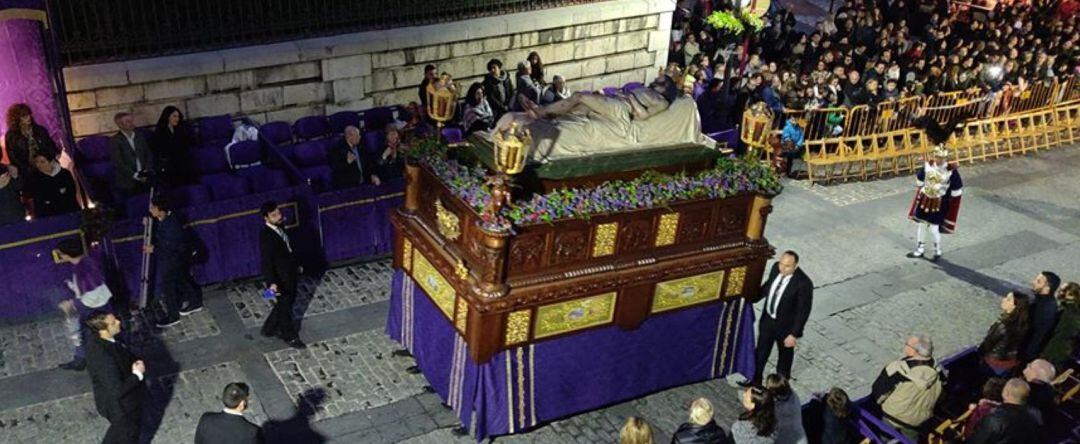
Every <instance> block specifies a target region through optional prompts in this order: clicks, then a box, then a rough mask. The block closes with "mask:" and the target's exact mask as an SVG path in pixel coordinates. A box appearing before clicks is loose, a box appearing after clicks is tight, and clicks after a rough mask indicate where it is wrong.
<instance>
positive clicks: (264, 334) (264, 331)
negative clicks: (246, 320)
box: [259, 328, 278, 338]
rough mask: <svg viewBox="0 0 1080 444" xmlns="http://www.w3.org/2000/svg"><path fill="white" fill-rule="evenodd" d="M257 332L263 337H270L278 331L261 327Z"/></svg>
mask: <svg viewBox="0 0 1080 444" xmlns="http://www.w3.org/2000/svg"><path fill="white" fill-rule="evenodd" d="M259 334H260V335H262V337H264V338H272V337H274V336H277V335H278V332H277V331H275V330H267V329H265V328H263V329H260V330H259Z"/></svg>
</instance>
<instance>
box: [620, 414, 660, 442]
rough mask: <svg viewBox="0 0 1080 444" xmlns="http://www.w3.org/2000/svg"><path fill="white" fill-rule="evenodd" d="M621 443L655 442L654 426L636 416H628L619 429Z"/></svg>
mask: <svg viewBox="0 0 1080 444" xmlns="http://www.w3.org/2000/svg"><path fill="white" fill-rule="evenodd" d="M619 444H653V436H652V427H649V423H647V422H645V420H644V419H641V418H638V417H636V416H631V417H629V418H626V423H625V424H623V426H622V430H619Z"/></svg>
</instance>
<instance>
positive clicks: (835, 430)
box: [821, 387, 860, 444]
mask: <svg viewBox="0 0 1080 444" xmlns="http://www.w3.org/2000/svg"><path fill="white" fill-rule="evenodd" d="M854 417H855V409H854V408H853V407H852V405H851V400H850V399H849V398H848V394H847V392H845V391H844V390H843V389H841V388H839V387H833V388H832V390H829V393H828V394H827V395H825V409H824V410H823V411H822V424H821V444H849V443H853V442H858V441H859V440H860V437H859V433H858V431H857V430H856V429H855V425H854Z"/></svg>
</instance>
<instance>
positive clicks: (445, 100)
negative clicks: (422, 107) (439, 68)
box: [427, 73, 457, 132]
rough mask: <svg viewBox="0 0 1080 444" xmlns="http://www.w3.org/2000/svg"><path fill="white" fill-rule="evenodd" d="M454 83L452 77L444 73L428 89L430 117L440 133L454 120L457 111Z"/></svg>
mask: <svg viewBox="0 0 1080 444" xmlns="http://www.w3.org/2000/svg"><path fill="white" fill-rule="evenodd" d="M452 82H453V80H452V79H451V78H450V75H449V74H445V73H444V74H443V75H442V76H441V77H440V78H439V80H437V81H435V82H432V83H431V84H429V85H428V87H427V96H428V103H427V105H428V116H429V117H431V119H432V120H434V121H435V122H436V124H437V125H438V127H439V129H440V132H441V130H442V127H443V126H445V125H446V122H449V121H451V120H453V119H454V113H455V112H456V111H457V88H455V87H454V86H453V83H452Z"/></svg>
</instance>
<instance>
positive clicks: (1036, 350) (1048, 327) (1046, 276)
mask: <svg viewBox="0 0 1080 444" xmlns="http://www.w3.org/2000/svg"><path fill="white" fill-rule="evenodd" d="M1060 284H1061V278H1060V277H1058V275H1057V274H1055V273H1052V272H1049V271H1044V272H1042V273H1039V274H1037V275H1035V278H1034V279H1032V280H1031V293H1032V294H1033V295H1034V296H1035V297H1034V299H1033V300H1032V303H1031V324H1030V325H1031V327H1030V328H1031V331H1030V332H1029V333H1028V336H1027V340H1026V343H1025V345H1024V349H1023V352H1022V356H1021V358H1022V359H1023V360H1024V361H1031V360H1033V359H1035V358H1037V357H1039V355H1040V354H1042V351H1043V348H1044V347H1045V346H1046V343H1047V341H1049V340H1050V335H1051V334H1052V333H1053V331H1054V325H1056V324H1057V322H1058V306H1057V300H1055V298H1054V293H1056V292H1057V287H1058V285H1060Z"/></svg>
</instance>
